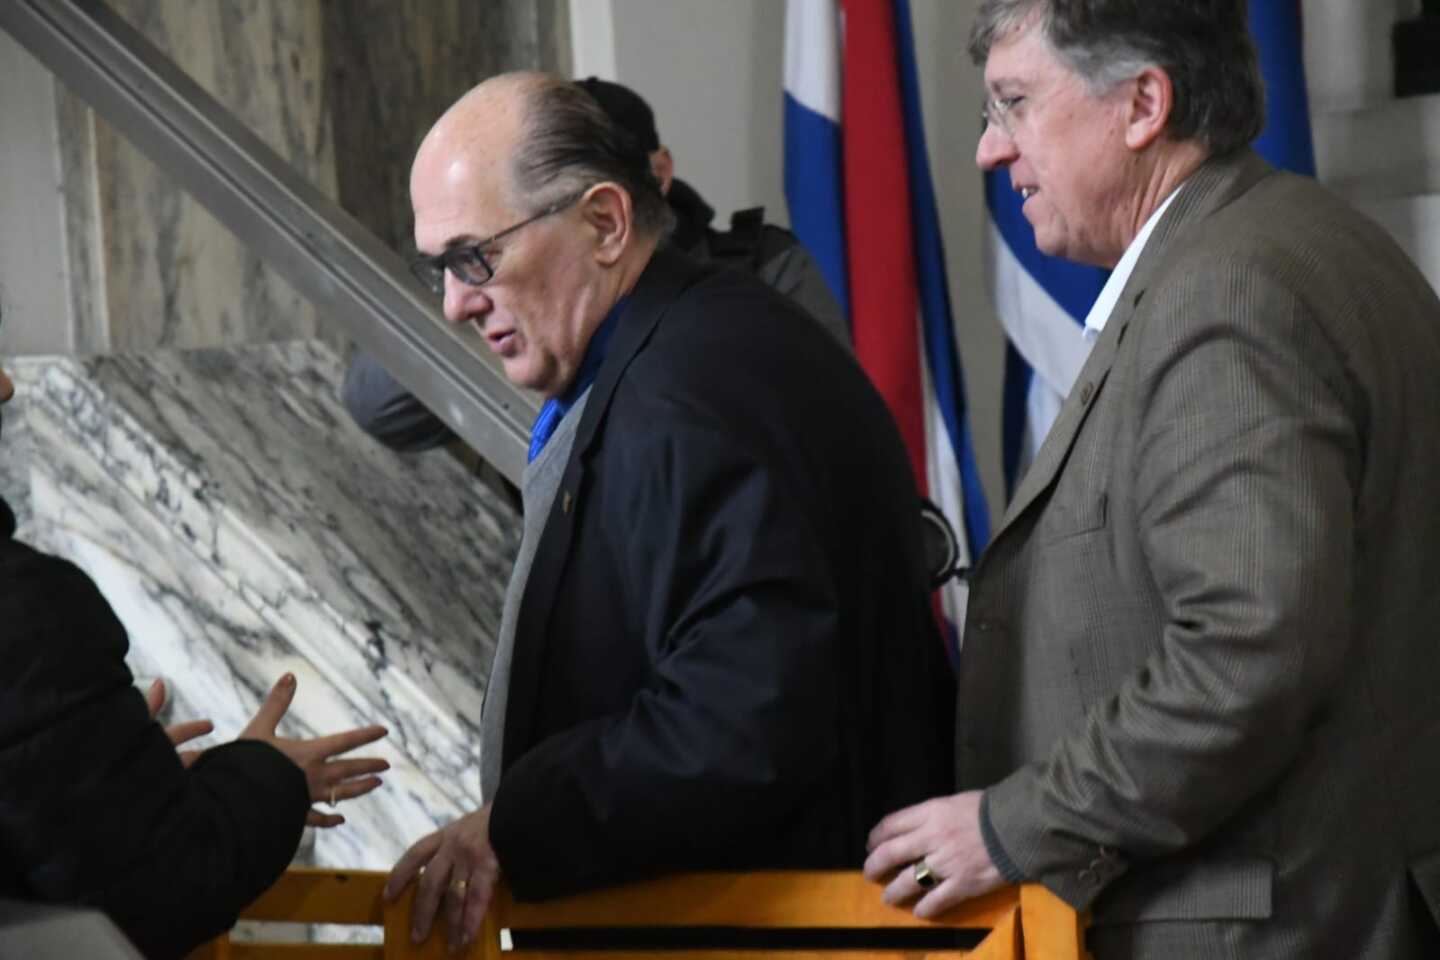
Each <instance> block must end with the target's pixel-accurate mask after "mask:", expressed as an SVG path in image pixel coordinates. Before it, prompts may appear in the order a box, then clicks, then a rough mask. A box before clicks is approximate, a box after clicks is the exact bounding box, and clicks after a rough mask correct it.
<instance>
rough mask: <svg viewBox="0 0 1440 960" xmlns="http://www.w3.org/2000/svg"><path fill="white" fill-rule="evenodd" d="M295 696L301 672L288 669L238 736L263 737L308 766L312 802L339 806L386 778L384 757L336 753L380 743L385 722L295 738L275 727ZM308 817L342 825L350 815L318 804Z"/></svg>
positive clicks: (327, 824) (312, 821) (318, 823)
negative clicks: (322, 809) (321, 808)
mask: <svg viewBox="0 0 1440 960" xmlns="http://www.w3.org/2000/svg"><path fill="white" fill-rule="evenodd" d="M294 699H295V675H294V674H293V673H287V674H285V676H283V677H281V678H280V679H279V680H278V681H277V682H276V684H275V686H274V687H272V688H271V689H270V694H269V696H267V697H266V698H265V702H264V703H262V704H260V709H259V710H257V711H256V712H255V717H254V719H252V720H251V721H250V723H249V724H248V725H247V726H246V727H245V729H244V730H242V731H241V732H240V736H239V737H238V738H237V739H240V740H260V741H262V742H264V743H268V744H270V745H271V746H272V747H274V748H275V749H277V750H279V751H280V752H281V753H283V754H285V756H287V757H289V758H290V759H291V760H292V761H293V762H294V763H295V765H296V766H297V767H299V768H300V769H301V770H302V771H304V773H305V783H306V784H307V785H308V787H309V789H310V801H311V802H312V803H320V802H322V801H323V802H327V803H329V804H330V806H331V807H332V809H333V808H334V807H335V806H336V805H337V804H338V803H339V802H340V801H341V800H353V799H355V798H356V797H363V796H364V795H365V794H367V793H369V792H370V791H371V790H374V789H375V788H376V787H378V786H380V783H381V781H380V778H379V777H378V776H376V774H379V773H383V772H384V771H386V770H388V769H390V764H388V763H386V762H385V761H384V760H382V759H381V758H379V757H355V758H351V759H346V760H334V759H331V758H332V757H336V756H339V755H340V754H342V753H348V752H350V751H351V750H354V749H355V748H356V747H363V746H364V745H365V744H367V743H374V742H375V741H376V740H379V739H380V738H381V737H383V736H385V735H386V734H387V733H388V732H389V731H387V730H386V729H385V728H384V727H381V726H369V727H356V728H355V729H353V730H346V731H345V732H344V733H335V734H331V735H330V736H327V737H315V738H314V739H311V740H292V739H289V738H287V737H282V736H279V735H278V734H277V733H276V732H275V731H276V728H277V727H278V726H279V725H280V721H281V719H282V718H284V716H285V712H286V711H287V710H289V709H290V704H291V702H292V701H293V700H294ZM305 822H306V823H307V824H308V825H310V826H312V827H338V826H339V825H340V824H342V823H344V822H345V818H344V817H342V816H340V815H339V814H337V813H328V814H326V813H321V812H320V811H319V810H314V809H312V810H311V811H310V813H309V814H308V815H307V816H306V818H305Z"/></svg>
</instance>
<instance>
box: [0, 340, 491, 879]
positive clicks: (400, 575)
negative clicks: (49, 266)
mask: <svg viewBox="0 0 1440 960" xmlns="http://www.w3.org/2000/svg"><path fill="white" fill-rule="evenodd" d="M11 366H12V367H13V370H12V373H13V374H14V376H15V379H16V383H17V390H18V397H17V400H16V402H15V404H12V405H11V407H10V408H7V411H6V417H7V419H6V426H5V428H4V440H3V441H0V463H4V464H5V466H4V468H3V469H0V493H3V494H4V495H5V496H6V498H7V499H8V500H10V502H11V503H12V505H13V506H15V507H16V512H17V515H18V516H20V519H21V522H22V527H21V533H20V535H21V537H22V539H27V540H29V541H31V542H33V543H36V544H37V545H39V546H41V547H43V548H45V549H48V550H51V551H53V552H56V553H59V554H61V555H63V556H66V557H69V558H71V559H73V560H74V561H75V562H77V563H78V564H79V565H80V566H81V567H83V568H84V569H85V570H86V571H87V572H89V573H90V574H91V576H93V577H94V578H95V579H96V581H97V582H98V583H99V584H100V587H101V589H102V591H103V592H104V593H105V595H106V597H107V598H108V599H109V600H110V602H111V604H112V605H113V606H114V607H115V608H116V610H117V612H118V613H119V615H120V618H121V620H122V621H123V622H124V623H125V625H126V628H127V629H128V630H129V632H130V635H131V650H132V652H131V666H132V669H133V670H134V671H135V672H136V673H137V674H141V675H158V676H164V677H166V678H167V679H168V680H170V682H171V684H172V686H173V687H174V689H175V692H176V694H177V700H178V703H177V709H176V711H175V714H174V716H176V717H184V716H191V715H203V716H208V717H210V718H211V719H213V720H214V721H215V724H216V727H217V731H218V733H219V734H221V735H233V734H234V733H235V732H237V731H238V730H239V729H240V728H241V727H242V726H243V725H244V723H245V722H246V720H247V719H248V717H249V715H250V713H251V712H253V709H254V707H255V705H256V704H257V703H258V701H259V699H260V698H261V697H262V696H263V694H264V693H265V691H266V690H268V688H269V686H270V684H271V683H272V682H273V681H274V680H275V679H276V678H278V677H279V676H280V675H281V674H282V673H284V672H285V671H287V670H289V671H293V672H294V673H295V674H296V675H297V677H298V679H299V691H298V695H297V698H296V705H295V708H294V709H293V710H292V713H291V725H290V732H291V734H292V735H311V734H316V733H323V732H332V731H334V730H337V729H340V728H344V727H350V726H355V725H360V724H364V723H372V722H378V723H383V724H385V725H386V726H387V727H389V729H390V737H389V740H388V742H387V743H386V745H385V746H384V747H383V748H382V749H381V750H380V752H381V753H382V754H383V755H384V756H386V757H387V758H388V759H389V760H390V761H391V763H392V766H393V770H392V771H391V773H390V774H388V775H387V783H386V785H385V786H384V787H383V788H382V789H381V790H380V791H378V792H377V793H375V794H372V795H371V796H370V797H367V798H365V799H362V800H357V801H354V802H352V803H346V804H343V805H342V807H341V812H342V813H344V814H345V816H346V817H347V819H348V821H349V822H348V823H347V824H346V825H345V826H343V827H341V828H339V829H336V830H330V831H320V832H318V834H317V839H316V845H315V850H314V861H315V862H317V863H320V864H324V865H328V866H347V867H368V868H376V869H383V868H387V867H389V866H390V865H391V864H392V863H393V862H394V860H395V858H396V857H397V856H398V855H399V854H400V853H401V852H403V851H404V849H405V848H406V847H407V846H408V845H409V844H410V843H411V842H412V841H413V840H415V839H417V838H418V837H419V836H421V835H422V834H423V833H426V832H428V831H429V830H432V829H434V827H435V826H436V825H438V824H442V823H444V822H447V821H448V820H450V819H452V818H454V817H455V816H456V815H458V814H460V813H463V812H466V811H468V810H470V809H474V808H475V807H476V806H478V803H479V784H478V776H477V769H478V756H477V749H478V743H479V729H478V728H479V717H480V704H481V698H482V694H483V691H484V681H485V676H486V674H487V672H488V669H489V663H490V659H491V657H492V656H493V652H494V642H495V634H496V631H497V628H498V625H499V621H500V606H501V600H502V597H503V594H504V587H505V582H506V579H507V578H508V575H509V569H510V565H511V562H512V560H513V557H514V553H515V549H516V547H517V545H518V536H519V518H518V516H517V515H516V514H515V513H514V512H513V511H512V510H511V508H510V507H509V506H508V505H507V504H505V503H504V502H503V501H502V500H500V499H499V498H498V497H497V496H496V495H495V494H493V493H492V492H490V491H489V490H488V489H486V488H485V487H484V485H482V484H480V483H479V482H477V481H476V480H474V479H473V478H472V477H471V476H470V474H469V473H467V471H465V469H464V468H463V467H461V466H460V464H459V463H457V462H456V461H455V460H453V459H452V458H451V457H450V456H449V455H447V454H445V453H443V452H438V451H437V452H434V453H430V454H423V455H418V456H414V455H412V456H401V455H397V454H394V453H392V452H390V451H388V450H385V449H384V448H383V447H381V446H379V445H378V444H376V443H375V442H374V441H372V440H370V439H369V438H367V437H365V436H364V435H363V434H362V433H361V432H360V431H359V430H358V429H357V428H356V427H355V426H354V425H353V424H352V423H351V422H350V421H349V419H348V417H347V416H346V415H345V413H344V411H343V409H342V408H341V406H340V404H339V401H338V400H337V399H336V385H337V383H338V382H339V378H340V375H341V366H340V363H339V361H338V360H337V358H336V357H335V356H334V355H333V354H332V353H331V352H330V351H329V349H328V348H326V347H325V346H323V345H321V344H318V343H315V342H308V341H307V342H291V343H283V344H271V345H263V346H252V347H240V348H223V349H211V350H198V351H190V352H166V353H157V354H153V355H150V356H113V357H104V358H94V359H89V360H76V359H71V358H41V359H27V360H23V361H18V362H15V363H13V364H12V365H11ZM16 408H18V409H16ZM17 415H18V416H17ZM17 421H23V423H18V422H17ZM12 441H17V442H15V443H12ZM27 487H28V490H27V489H26V488H27ZM27 503H28V506H27Z"/></svg>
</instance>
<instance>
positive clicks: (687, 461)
mask: <svg viewBox="0 0 1440 960" xmlns="http://www.w3.org/2000/svg"><path fill="white" fill-rule="evenodd" d="M655 402H656V403H657V404H663V403H664V401H663V400H656V401H655ZM657 412H658V416H657V417H656V418H655V419H656V420H657V421H658V422H663V423H665V424H666V426H665V428H664V429H660V430H646V431H635V432H633V433H631V434H627V435H625V436H623V437H615V438H610V440H613V442H614V443H615V444H616V445H618V446H622V447H623V448H624V450H625V456H626V458H627V460H628V463H627V464H626V470H625V471H624V473H625V475H626V476H627V477H631V478H633V480H628V481H627V482H626V483H624V484H619V485H617V486H619V487H622V488H623V489H620V490H611V492H610V493H608V494H606V496H605V497H604V498H601V497H597V499H596V501H594V502H591V503H590V504H589V505H588V507H587V509H593V510H602V511H604V516H605V517H606V520H605V522H606V523H607V524H611V525H612V528H611V529H610V530H608V531H607V538H609V539H611V540H612V542H615V543H617V544H621V545H623V546H622V547H621V548H619V551H618V553H619V555H618V556H617V557H616V560H617V562H618V563H620V564H621V565H622V566H623V580H624V582H625V592H626V596H627V603H629V604H632V605H636V606H637V608H638V609H642V610H644V611H645V614H644V616H645V617H647V618H651V619H653V618H656V617H657V611H660V613H659V616H660V617H663V631H651V632H652V633H655V632H662V633H663V636H660V637H658V638H652V639H655V640H657V641H658V642H659V643H660V644H661V647H662V648H661V649H658V650H654V651H652V653H651V656H652V658H653V660H654V668H653V671H652V680H651V682H650V683H649V685H648V687H647V688H646V689H644V690H643V691H642V692H641V693H640V694H639V695H638V696H636V697H635V699H634V701H633V702H632V703H631V705H630V707H629V709H628V710H626V711H625V712H623V713H620V714H616V715H611V716H604V717H601V718H598V719H596V720H594V721H592V722H589V723H586V724H584V725H581V726H579V727H576V728H573V729H571V730H569V731H566V732H565V733H562V734H559V735H557V736H554V737H551V738H549V739H547V740H545V741H543V742H541V743H540V744H538V745H537V746H536V747H535V748H533V749H532V750H530V751H529V752H528V753H526V754H525V755H524V756H523V757H520V758H519V759H518V760H517V761H516V762H515V763H514V764H513V765H512V766H509V767H508V768H507V770H506V772H505V775H504V777H503V778H502V779H501V783H500V787H499V789H498V791H497V792H496V797H495V801H494V807H493V810H492V813H491V820H490V840H491V843H492V845H493V846H494V849H495V851H496V853H497V854H498V856H499V858H500V862H501V865H502V868H503V871H504V874H505V876H506V877H507V879H508V881H509V882H510V884H511V889H512V890H513V891H514V892H515V893H516V895H517V896H520V897H522V898H526V899H534V898H543V897H548V896H556V895H561V894H565V893H568V892H572V891H576V890H581V889H585V888H588V887H594V886H598V885H602V884H605V883H611V882H616V881H619V880H623V879H626V878H630V877H635V876H641V875H645V874H653V873H657V872H663V871H665V870H667V869H672V870H673V869H694V868H696V867H697V865H704V864H715V863H724V862H730V861H732V860H733V859H734V857H735V851H736V850H737V849H744V848H747V847H749V848H753V847H754V846H755V844H756V842H757V841H756V837H757V835H759V836H761V837H763V836H764V835H765V834H766V831H772V832H773V831H774V830H776V829H778V828H779V825H780V824H781V823H783V821H784V819H785V818H786V817H787V816H789V815H792V814H793V812H794V811H795V810H796V809H798V808H799V807H800V806H801V804H802V803H803V802H804V801H805V799H806V798H807V797H808V796H810V795H812V794H813V791H815V790H816V789H818V788H819V785H820V784H821V782H822V780H823V778H824V777H825V776H826V774H827V772H829V771H830V770H831V768H832V767H833V764H834V763H835V762H836V759H837V751H838V746H837V743H836V735H835V726H836V719H835V718H836V712H837V710H838V709H839V705H838V692H837V688H838V682H839V681H838V676H837V675H838V667H837V664H836V657H837V656H838V644H837V642H836V639H835V635H836V632H837V623H836V612H835V611H836V607H837V603H836V597H835V591H834V586H833V583H832V580H831V577H830V575H829V572H828V569H827V564H826V560H825V557H824V555H823V553H822V550H821V548H820V546H819V543H820V541H819V537H818V536H817V534H816V532H815V531H813V530H811V529H809V528H808V526H807V524H808V522H809V520H808V514H807V511H806V510H805V509H804V506H805V505H804V504H802V503H800V502H799V496H798V494H797V492H796V491H795V490H793V489H787V487H786V485H785V483H784V480H783V478H782V477H781V476H780V475H779V474H778V472H777V471H776V470H774V469H772V468H771V467H770V466H769V465H767V464H766V463H765V462H764V460H763V457H761V456H759V455H757V454H755V453H754V452H752V451H751V450H749V449H747V448H746V447H745V446H744V445H743V444H741V443H739V442H737V441H736V440H735V439H734V438H733V437H731V436H729V435H727V433H726V432H725V431H724V430H723V428H720V427H717V426H715V425H712V424H710V423H706V422H703V421H702V420H701V419H700V418H695V417H691V416H690V415H689V414H688V413H687V412H684V411H681V412H678V413H677V411H676V410H674V409H667V410H664V411H663V412H660V411H657ZM607 442H609V441H607ZM612 449H613V448H612ZM607 498H608V499H607ZM638 531H643V534H642V533H639V532H638ZM581 576H583V573H582V574H581ZM606 628H607V625H605V624H596V625H595V629H596V630H604V629H606ZM615 642H616V643H617V644H619V643H635V644H639V643H646V642H648V641H647V639H646V638H645V637H639V636H633V637H631V636H617V637H616V638H615Z"/></svg>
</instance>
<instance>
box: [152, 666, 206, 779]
mask: <svg viewBox="0 0 1440 960" xmlns="http://www.w3.org/2000/svg"><path fill="white" fill-rule="evenodd" d="M165 696H166V691H165V681H164V680H156V681H155V682H154V683H152V684H150V689H148V690H146V691H145V706H147V707H149V708H150V719H151V720H154V719H155V718H156V717H158V716H160V711H161V710H162V709H164V707H165ZM214 729H215V724H213V723H211V722H210V721H209V720H186V721H184V722H182V723H172V724H170V725H169V726H167V727H166V728H165V736H167V737H169V738H170V743H171V744H172V745H173V746H174V747H175V752H176V753H177V754H178V755H179V757H180V765H181V766H182V767H186V768H187V769H188V768H189V766H190V765H191V764H192V763H194V762H195V761H196V760H198V759H200V754H202V753H204V752H205V751H203V750H193V749H192V750H181V749H180V745H181V744H182V743H188V742H190V741H191V740H194V739H195V738H196V737H203V736H205V735H206V734H207V733H211V732H212V731H214Z"/></svg>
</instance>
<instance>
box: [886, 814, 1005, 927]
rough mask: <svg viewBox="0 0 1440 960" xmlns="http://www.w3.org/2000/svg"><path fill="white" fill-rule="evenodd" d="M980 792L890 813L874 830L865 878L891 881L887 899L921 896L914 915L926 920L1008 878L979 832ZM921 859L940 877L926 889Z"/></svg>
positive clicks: (887, 889) (887, 882)
mask: <svg viewBox="0 0 1440 960" xmlns="http://www.w3.org/2000/svg"><path fill="white" fill-rule="evenodd" d="M980 796H981V794H980V791H978V790H971V791H969V792H967V793H957V794H955V795H954V796H950V797H939V798H937V799H934V800H927V801H925V802H924V803H919V804H916V805H915V806H913V807H906V808H905V809H904V810H898V811H896V812H895V813H892V814H890V815H889V816H888V817H886V818H885V819H884V820H881V821H880V823H879V824H877V825H876V827H875V829H874V830H871V831H870V840H869V842H868V844H867V847H868V848H869V850H870V856H868V857H867V858H866V859H865V877H866V879H868V880H870V881H872V882H874V883H886V884H887V886H886V887H885V902H886V903H891V904H895V903H905V902H906V901H908V900H912V899H914V898H915V897H917V896H918V897H920V901H919V902H918V903H916V904H915V916H917V917H921V918H923V919H927V920H928V919H932V918H934V917H938V916H939V915H940V914H942V913H944V912H945V911H946V910H949V909H950V908H951V907H953V906H955V905H956V904H958V903H960V902H962V901H964V900H969V899H970V898H971V897H978V896H979V895H980V894H982V893H986V892H988V891H990V890H993V889H995V888H996V887H998V886H1001V885H1002V884H1003V883H1004V878H1003V877H1001V876H1000V871H999V870H998V869H996V867H995V864H994V863H993V862H992V861H991V859H990V853H989V851H987V850H986V849H985V841H984V839H983V838H982V837H981V835H980ZM922 860H923V861H924V864H925V865H926V866H928V867H929V868H930V874H931V876H933V877H934V878H935V879H936V880H938V881H939V882H938V883H936V884H934V885H933V886H932V887H930V888H929V889H928V891H927V889H926V888H925V887H922V886H921V885H920V883H919V881H918V880H917V879H916V872H917V871H916V869H915V867H916V865H917V864H918V863H920V862H921V861H922ZM921 894H923V896H921Z"/></svg>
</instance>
